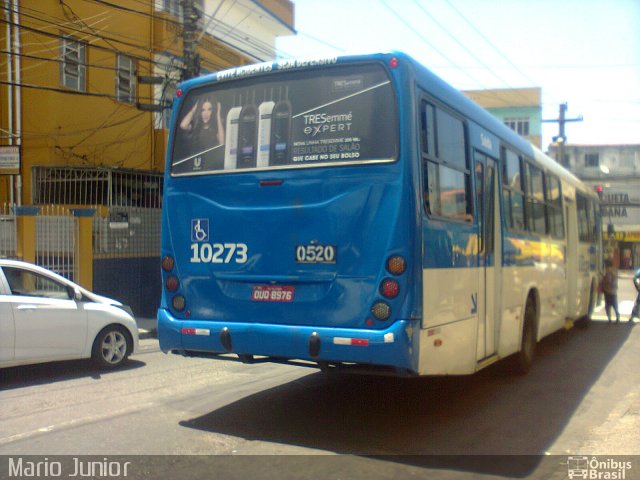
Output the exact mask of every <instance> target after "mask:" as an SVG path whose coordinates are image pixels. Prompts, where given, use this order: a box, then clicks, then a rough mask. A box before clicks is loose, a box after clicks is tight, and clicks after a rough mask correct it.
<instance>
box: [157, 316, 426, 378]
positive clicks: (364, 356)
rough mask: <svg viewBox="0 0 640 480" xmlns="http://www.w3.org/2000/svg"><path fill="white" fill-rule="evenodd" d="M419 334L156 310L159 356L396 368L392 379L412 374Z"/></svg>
mask: <svg viewBox="0 0 640 480" xmlns="http://www.w3.org/2000/svg"><path fill="white" fill-rule="evenodd" d="M419 329H420V327H419V321H410V320H398V321H396V322H394V323H393V324H392V325H391V326H390V327H389V328H388V329H385V330H372V329H371V330H370V329H354V328H330V327H314V326H292V325H278V324H261V323H248V322H247V323H243V322H235V323H231V322H216V321H210V320H197V319H189V320H180V319H176V318H175V317H173V316H172V315H171V313H170V312H169V311H167V310H165V309H159V310H158V339H159V341H160V349H161V350H162V351H163V352H165V353H168V352H172V353H177V354H183V355H190V356H216V355H224V354H235V355H237V356H238V358H239V359H240V360H242V361H246V362H253V361H267V362H280V363H289V362H293V361H296V360H300V361H305V362H313V363H312V365H311V366H320V367H323V368H324V367H336V368H338V367H340V368H346V367H347V366H349V367H352V368H354V369H355V367H360V368H359V369H360V370H363V369H366V366H370V367H382V369H381V370H384V368H385V367H390V368H391V369H392V370H393V369H397V371H396V372H394V374H398V373H400V372H402V373H403V374H408V375H412V374H415V372H417V370H418V369H417V351H418V348H417V342H418V332H419ZM255 357H262V358H258V359H256V358H255ZM221 358H228V357H226V356H225V357H221ZM372 370H375V368H372ZM374 373H375V372H374Z"/></svg>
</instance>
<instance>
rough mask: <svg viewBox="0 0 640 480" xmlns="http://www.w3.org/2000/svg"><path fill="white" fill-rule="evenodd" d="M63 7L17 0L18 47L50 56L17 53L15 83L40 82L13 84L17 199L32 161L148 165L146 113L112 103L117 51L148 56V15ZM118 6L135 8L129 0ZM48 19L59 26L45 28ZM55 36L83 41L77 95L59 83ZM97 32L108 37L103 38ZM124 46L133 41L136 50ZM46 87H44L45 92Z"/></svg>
mask: <svg viewBox="0 0 640 480" xmlns="http://www.w3.org/2000/svg"><path fill="white" fill-rule="evenodd" d="M65 4H66V5H67V7H66V8H65V7H64V6H63V5H62V4H60V3H58V2H42V1H40V0H22V1H21V2H20V6H21V24H22V25H23V27H24V28H22V30H21V31H22V35H21V52H22V53H23V54H24V55H31V56H34V57H46V58H49V59H50V61H46V60H40V59H32V58H27V57H22V58H21V64H22V68H21V71H22V79H21V82H22V84H26V85H37V86H39V87H44V88H22V89H21V91H22V102H21V103H22V131H23V135H22V188H23V192H22V200H23V203H25V204H27V203H31V200H32V195H31V184H32V179H31V173H32V172H31V170H32V167H34V166H87V167H100V166H110V167H114V166H115V167H122V168H139V169H145V170H152V169H154V167H155V166H154V165H152V162H151V160H152V158H153V157H152V145H153V142H152V134H153V123H152V122H153V118H152V114H151V113H149V112H141V111H139V110H137V109H136V108H135V105H131V104H127V103H123V102H118V101H116V100H115V94H116V69H115V68H116V55H117V51H121V52H122V53H123V54H127V55H129V56H135V57H141V58H143V59H149V58H150V53H149V50H150V41H151V36H150V35H151V29H150V22H149V19H148V18H147V17H145V16H142V15H134V14H131V13H129V12H125V11H122V10H119V9H113V8H110V7H105V6H102V5H99V4H95V3H93V2H84V1H82V0H67V1H66V2H65ZM119 4H120V5H121V6H122V7H125V8H136V9H139V8H140V4H139V3H138V2H135V1H133V0H128V1H127V0H125V1H121V2H119ZM149 11H150V9H149ZM31 12H38V14H37V16H36V15H32V13H31ZM81 19H84V20H81ZM53 22H56V23H57V24H58V25H59V26H58V27H56V28H52V23H53ZM30 29H33V30H40V31H45V32H50V33H54V34H55V36H49V35H46V34H42V33H39V32H35V31H33V30H30ZM60 34H63V35H68V36H70V37H72V38H73V39H76V40H79V41H80V40H81V41H84V42H86V43H87V47H86V49H85V52H86V63H87V65H88V66H87V69H86V92H84V93H83V92H75V91H74V90H71V89H68V88H65V87H63V86H61V80H60V62H59V59H60V39H59V38H56V36H57V35H60ZM102 36H104V37H109V38H111V39H114V40H105V39H103V38H100V37H102ZM119 39H123V41H126V42H127V44H124V43H121V42H119V41H118V40H119ZM125 39H126V40H125ZM131 45H140V48H136V47H132V46H131ZM100 47H104V49H101V48H100ZM137 67H138V70H139V71H140V72H149V67H150V64H149V62H148V61H137ZM147 74H148V73H147ZM47 87H50V88H51V89H52V90H46V89H45V88H47ZM60 90H62V91H60ZM64 91H67V92H69V93H63V92H64ZM137 92H138V96H139V97H142V98H144V97H146V98H149V97H150V96H151V88H150V86H148V85H138V86H137Z"/></svg>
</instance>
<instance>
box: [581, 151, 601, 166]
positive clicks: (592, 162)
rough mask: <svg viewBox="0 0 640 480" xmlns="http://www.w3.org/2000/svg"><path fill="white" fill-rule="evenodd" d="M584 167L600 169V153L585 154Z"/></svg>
mask: <svg viewBox="0 0 640 480" xmlns="http://www.w3.org/2000/svg"><path fill="white" fill-rule="evenodd" d="M584 166H585V167H599V166H600V155H599V154H598V153H585V154H584Z"/></svg>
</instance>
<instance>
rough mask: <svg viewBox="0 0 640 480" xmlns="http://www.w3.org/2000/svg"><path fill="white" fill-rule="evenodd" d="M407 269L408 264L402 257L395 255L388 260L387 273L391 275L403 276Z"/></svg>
mask: <svg viewBox="0 0 640 480" xmlns="http://www.w3.org/2000/svg"><path fill="white" fill-rule="evenodd" d="M406 269H407V262H406V261H405V259H404V258H403V257H401V256H400V255H394V256H393V257H389V258H388V259H387V271H388V272H389V273H390V274H391V275H402V274H403V273H404V272H405V270H406Z"/></svg>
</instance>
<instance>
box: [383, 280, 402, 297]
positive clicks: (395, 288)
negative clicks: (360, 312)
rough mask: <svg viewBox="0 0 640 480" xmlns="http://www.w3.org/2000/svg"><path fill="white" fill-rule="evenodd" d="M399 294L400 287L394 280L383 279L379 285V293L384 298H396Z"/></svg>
mask: <svg viewBox="0 0 640 480" xmlns="http://www.w3.org/2000/svg"><path fill="white" fill-rule="evenodd" d="M399 292H400V285H398V282H396V281H395V280H392V279H390V278H385V279H384V280H383V281H382V283H381V284H380V293H381V294H382V296H383V297H385V298H396V297H397V296H398V293H399Z"/></svg>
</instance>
